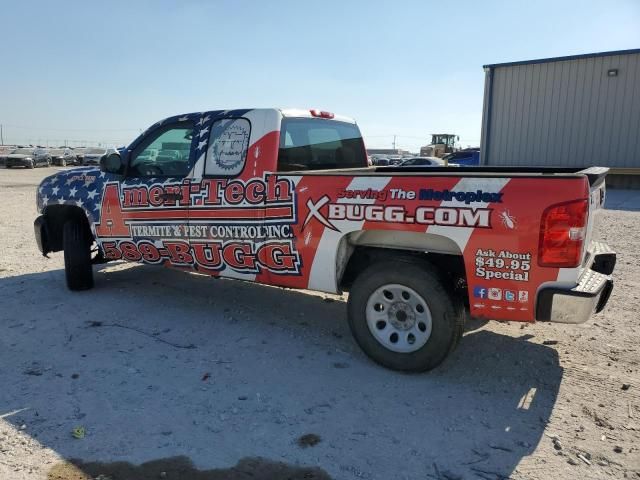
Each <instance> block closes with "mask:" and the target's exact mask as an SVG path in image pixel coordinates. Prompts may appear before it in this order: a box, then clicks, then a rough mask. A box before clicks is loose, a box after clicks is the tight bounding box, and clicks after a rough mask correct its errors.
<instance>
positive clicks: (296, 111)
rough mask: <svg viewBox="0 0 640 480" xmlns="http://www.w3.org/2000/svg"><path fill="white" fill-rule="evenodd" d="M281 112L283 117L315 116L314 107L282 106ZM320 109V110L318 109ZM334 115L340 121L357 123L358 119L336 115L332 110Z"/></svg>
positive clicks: (334, 118)
mask: <svg viewBox="0 0 640 480" xmlns="http://www.w3.org/2000/svg"><path fill="white" fill-rule="evenodd" d="M278 110H280V113H281V114H282V116H283V117H298V118H299V117H303V118H315V117H314V115H312V114H311V111H312V110H314V109H307V110H304V109H302V108H281V109H278ZM316 111H320V110H316ZM331 114H332V115H333V117H332V118H331V120H337V121H338V122H346V123H356V121H355V120H354V119H353V118H351V117H345V116H344V115H336V114H335V113H333V112H331Z"/></svg>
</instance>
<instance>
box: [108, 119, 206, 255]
mask: <svg viewBox="0 0 640 480" xmlns="http://www.w3.org/2000/svg"><path fill="white" fill-rule="evenodd" d="M194 127H195V122H194V121H192V120H189V119H181V121H180V120H174V121H169V122H168V123H164V124H163V123H161V124H160V125H158V126H155V127H152V129H151V130H150V131H149V132H148V133H147V134H145V135H144V136H143V137H142V138H141V139H140V140H139V141H137V143H134V144H133V146H132V149H131V150H130V151H126V152H124V153H123V155H124V156H125V157H126V161H127V169H126V172H125V176H124V178H123V179H121V180H119V181H107V182H106V184H105V186H104V193H103V199H102V205H101V215H100V222H99V224H98V225H96V237H97V239H98V242H99V243H100V244H101V246H102V248H103V251H104V252H105V255H106V256H107V258H111V259H113V258H122V259H124V260H130V261H141V262H145V263H152V264H161V263H166V262H169V263H171V264H173V265H174V266H179V267H191V264H190V262H189V261H188V260H189V256H188V255H189V243H188V240H189V238H188V229H187V225H188V214H189V179H188V178H187V177H188V175H189V171H190V166H191V165H193V159H194V157H195V151H194V150H195V148H194V147H195V143H196V141H195V138H194Z"/></svg>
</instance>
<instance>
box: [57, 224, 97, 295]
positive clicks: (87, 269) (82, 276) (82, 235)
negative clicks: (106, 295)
mask: <svg viewBox="0 0 640 480" xmlns="http://www.w3.org/2000/svg"><path fill="white" fill-rule="evenodd" d="M62 246H63V250H64V273H65V277H66V280H67V287H68V288H69V290H88V289H90V288H92V287H93V268H92V266H91V239H90V238H89V234H88V231H87V227H86V225H83V224H82V223H81V222H79V221H77V220H68V221H67V222H66V223H65V224H64V228H63V231H62Z"/></svg>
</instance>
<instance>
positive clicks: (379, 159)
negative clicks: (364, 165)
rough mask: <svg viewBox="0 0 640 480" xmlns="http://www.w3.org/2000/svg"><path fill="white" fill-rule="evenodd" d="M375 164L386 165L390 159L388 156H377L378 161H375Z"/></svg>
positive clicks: (378, 165)
mask: <svg viewBox="0 0 640 480" xmlns="http://www.w3.org/2000/svg"><path fill="white" fill-rule="evenodd" d="M374 165H375V166H376V167H386V166H388V165H390V164H389V159H388V158H376V161H375V163H374Z"/></svg>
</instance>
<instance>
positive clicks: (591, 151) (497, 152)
mask: <svg viewBox="0 0 640 480" xmlns="http://www.w3.org/2000/svg"><path fill="white" fill-rule="evenodd" d="M614 68H615V69H618V76H616V77H608V76H607V70H609V69H614ZM486 75H487V78H486V81H485V102H484V112H483V122H482V123H483V127H482V128H483V133H482V147H481V148H482V154H483V158H482V162H483V163H485V164H488V165H519V166H524V165H529V166H534V165H544V166H586V165H601V166H610V167H626V168H640V54H638V53H634V54H624V55H611V56H599V57H591V58H580V59H574V60H564V61H550V62H544V63H534V64H524V65H513V66H504V67H501V66H496V67H492V68H489V69H487V73H486ZM490 75H492V76H493V85H492V86H491V88H489V86H490V83H489V82H490V79H489V76H490ZM489 115H490V117H489ZM487 122H488V123H487Z"/></svg>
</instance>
